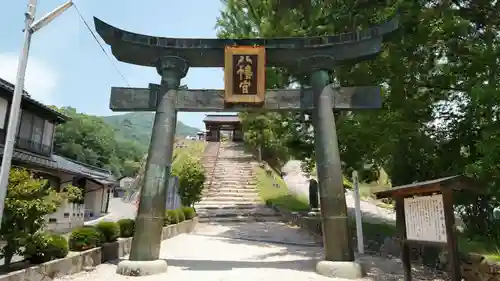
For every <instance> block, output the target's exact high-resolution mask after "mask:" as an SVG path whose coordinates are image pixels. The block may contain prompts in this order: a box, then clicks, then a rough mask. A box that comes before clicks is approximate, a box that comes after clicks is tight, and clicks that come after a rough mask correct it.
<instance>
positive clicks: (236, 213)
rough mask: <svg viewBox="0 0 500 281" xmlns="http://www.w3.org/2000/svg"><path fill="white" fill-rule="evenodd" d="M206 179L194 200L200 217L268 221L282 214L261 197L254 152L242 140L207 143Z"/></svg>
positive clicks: (205, 153) (204, 218) (204, 163)
mask: <svg viewBox="0 0 500 281" xmlns="http://www.w3.org/2000/svg"><path fill="white" fill-rule="evenodd" d="M202 161H203V165H204V167H205V171H206V175H207V179H206V182H205V189H204V192H203V199H202V200H201V201H200V202H198V203H197V204H195V208H196V211H197V213H198V215H199V217H200V220H201V221H268V220H279V219H280V217H279V216H278V215H277V214H276V213H275V212H274V211H273V210H272V209H269V208H267V207H266V206H265V205H264V204H263V203H262V202H261V200H260V197H259V193H258V190H257V188H256V178H255V175H254V171H253V164H252V162H253V161H254V160H253V158H252V155H251V154H249V153H246V152H245V151H244V149H243V146H242V145H241V144H237V143H208V144H207V147H206V148H205V152H204V154H203V158H202Z"/></svg>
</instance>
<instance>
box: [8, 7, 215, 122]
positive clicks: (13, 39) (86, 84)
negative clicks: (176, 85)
mask: <svg viewBox="0 0 500 281" xmlns="http://www.w3.org/2000/svg"><path fill="white" fill-rule="evenodd" d="M3 2H4V3H2V5H1V10H2V17H0V27H1V30H2V37H0V38H1V39H0V77H2V78H4V79H6V80H8V81H10V82H14V79H15V73H16V66H17V58H18V55H19V52H20V48H21V44H22V40H23V34H22V29H23V25H24V12H25V10H26V5H27V3H28V0H15V1H3ZM64 2H65V1H64V0H39V1H38V9H37V18H40V17H41V16H43V15H45V14H46V13H48V12H49V11H51V10H53V9H54V8H55V7H57V6H59V5H61V4H62V3H64ZM74 2H75V4H76V5H77V7H78V9H79V10H80V12H81V13H82V14H83V16H84V18H85V20H86V21H87V22H88V23H89V24H90V26H91V28H92V29H93V28H94V26H93V18H92V17H93V16H96V17H98V18H100V19H102V20H104V21H106V22H108V23H109V24H111V25H114V26H117V27H120V28H122V29H125V30H129V31H132V32H137V33H144V34H149V35H156V36H165V37H198V38H200V37H209V38H214V37H215V36H216V31H215V23H216V20H217V16H219V11H220V9H221V8H222V4H221V3H220V1H219V0H143V1H138V0H74ZM4 11H8V12H4ZM98 39H99V40H100V41H101V43H103V42H102V40H101V39H100V38H98ZM103 44H104V43H103ZM104 48H105V50H106V52H107V53H108V54H109V55H110V57H111V58H112V60H113V62H114V64H115V65H116V66H117V67H118V69H119V70H120V72H121V73H123V75H124V76H125V78H126V79H127V81H128V83H129V84H130V85H131V86H132V87H147V85H148V83H152V82H153V83H159V82H160V77H159V76H158V74H157V73H156V71H155V70H154V69H153V68H145V67H139V66H135V65H130V64H125V63H121V62H118V61H117V60H116V59H115V58H114V57H113V56H112V55H111V51H110V49H109V47H108V46H107V45H104ZM182 83H183V84H187V85H188V86H189V87H190V88H200V89H203V88H207V89H208V88H215V89H222V88H223V87H224V81H223V72H222V69H207V68H205V69H201V68H191V69H190V70H189V72H188V75H187V76H186V78H184V80H183V81H182ZM112 86H127V85H126V83H125V81H123V79H122V78H121V76H120V75H119V74H118V73H117V71H116V70H115V69H114V67H113V64H112V63H111V62H110V61H109V59H108V58H107V57H106V55H105V54H104V53H103V52H102V50H101V49H100V47H99V45H98V44H97V42H95V40H94V39H93V38H92V36H91V34H90V33H89V31H88V30H87V28H86V27H85V25H84V23H83V22H82V20H81V19H80V18H79V16H78V13H77V12H76V10H75V9H74V8H70V9H69V10H68V11H67V12H66V13H64V14H63V15H61V16H60V17H58V18H57V19H55V20H54V21H53V22H52V23H51V24H49V25H47V26H45V27H44V28H43V29H41V30H39V31H38V32H37V33H35V34H34V35H33V40H32V44H31V51H30V57H29V61H28V70H27V76H26V83H25V87H26V89H27V90H28V91H29V92H30V94H31V95H32V96H33V97H34V98H36V99H38V100H39V101H41V102H44V103H46V104H54V105H57V106H63V105H69V106H72V107H75V108H76V109H77V110H78V111H80V112H84V113H87V114H94V115H101V116H102V115H111V114H113V113H112V112H111V111H110V110H109V108H108V104H109V94H110V89H111V87H112ZM204 115H205V113H180V115H179V120H180V121H182V122H184V123H185V124H187V125H190V126H194V127H198V128H202V127H203V123H202V119H203V117H204Z"/></svg>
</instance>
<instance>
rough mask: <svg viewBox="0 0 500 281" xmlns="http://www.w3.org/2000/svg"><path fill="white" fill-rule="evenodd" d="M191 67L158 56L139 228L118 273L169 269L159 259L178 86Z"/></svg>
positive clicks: (172, 146) (139, 211)
mask: <svg viewBox="0 0 500 281" xmlns="http://www.w3.org/2000/svg"><path fill="white" fill-rule="evenodd" d="M188 68H189V66H188V64H187V62H186V61H185V60H184V59H182V58H179V57H163V58H160V59H159V60H158V64H157V71H158V74H160V75H161V78H162V79H161V90H160V94H159V96H158V97H157V108H156V114H155V119H154V124H153V132H152V135H151V143H150V145H149V151H148V158H147V160H146V171H145V178H144V185H143V187H142V188H141V193H140V201H139V209H138V211H137V218H136V230H135V234H134V238H133V240H132V247H131V250H130V260H124V261H121V262H120V263H119V264H118V267H117V270H116V271H117V273H118V274H122V275H129V276H144V275H152V274H158V273H162V272H166V271H167V263H166V261H165V260H163V259H159V255H160V247H161V241H162V239H161V238H162V237H161V235H162V229H163V218H164V215H165V204H166V194H167V192H166V189H167V187H168V180H169V178H170V168H171V165H172V153H173V148H174V136H175V125H176V124H175V123H176V119H177V118H176V116H177V112H176V109H175V102H176V96H177V89H178V87H179V85H180V80H181V79H182V78H184V77H185V76H186V73H187V71H188Z"/></svg>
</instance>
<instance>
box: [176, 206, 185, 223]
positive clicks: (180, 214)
mask: <svg viewBox="0 0 500 281" xmlns="http://www.w3.org/2000/svg"><path fill="white" fill-rule="evenodd" d="M175 211H176V212H177V216H178V217H179V222H183V221H185V220H186V217H185V216H184V211H182V208H179V209H177V210H175Z"/></svg>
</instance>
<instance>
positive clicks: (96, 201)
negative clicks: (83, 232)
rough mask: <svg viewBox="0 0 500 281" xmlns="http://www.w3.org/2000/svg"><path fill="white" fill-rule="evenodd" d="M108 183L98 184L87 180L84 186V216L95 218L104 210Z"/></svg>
mask: <svg viewBox="0 0 500 281" xmlns="http://www.w3.org/2000/svg"><path fill="white" fill-rule="evenodd" d="M109 189H110V187H109V186H108V185H104V186H103V185H100V184H97V183H94V182H91V181H87V186H86V187H85V190H86V191H85V199H84V201H85V216H86V217H87V218H90V217H91V216H92V217H94V218H97V217H99V216H101V215H103V214H104V213H105V212H106V205H107V202H108V190H109Z"/></svg>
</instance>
